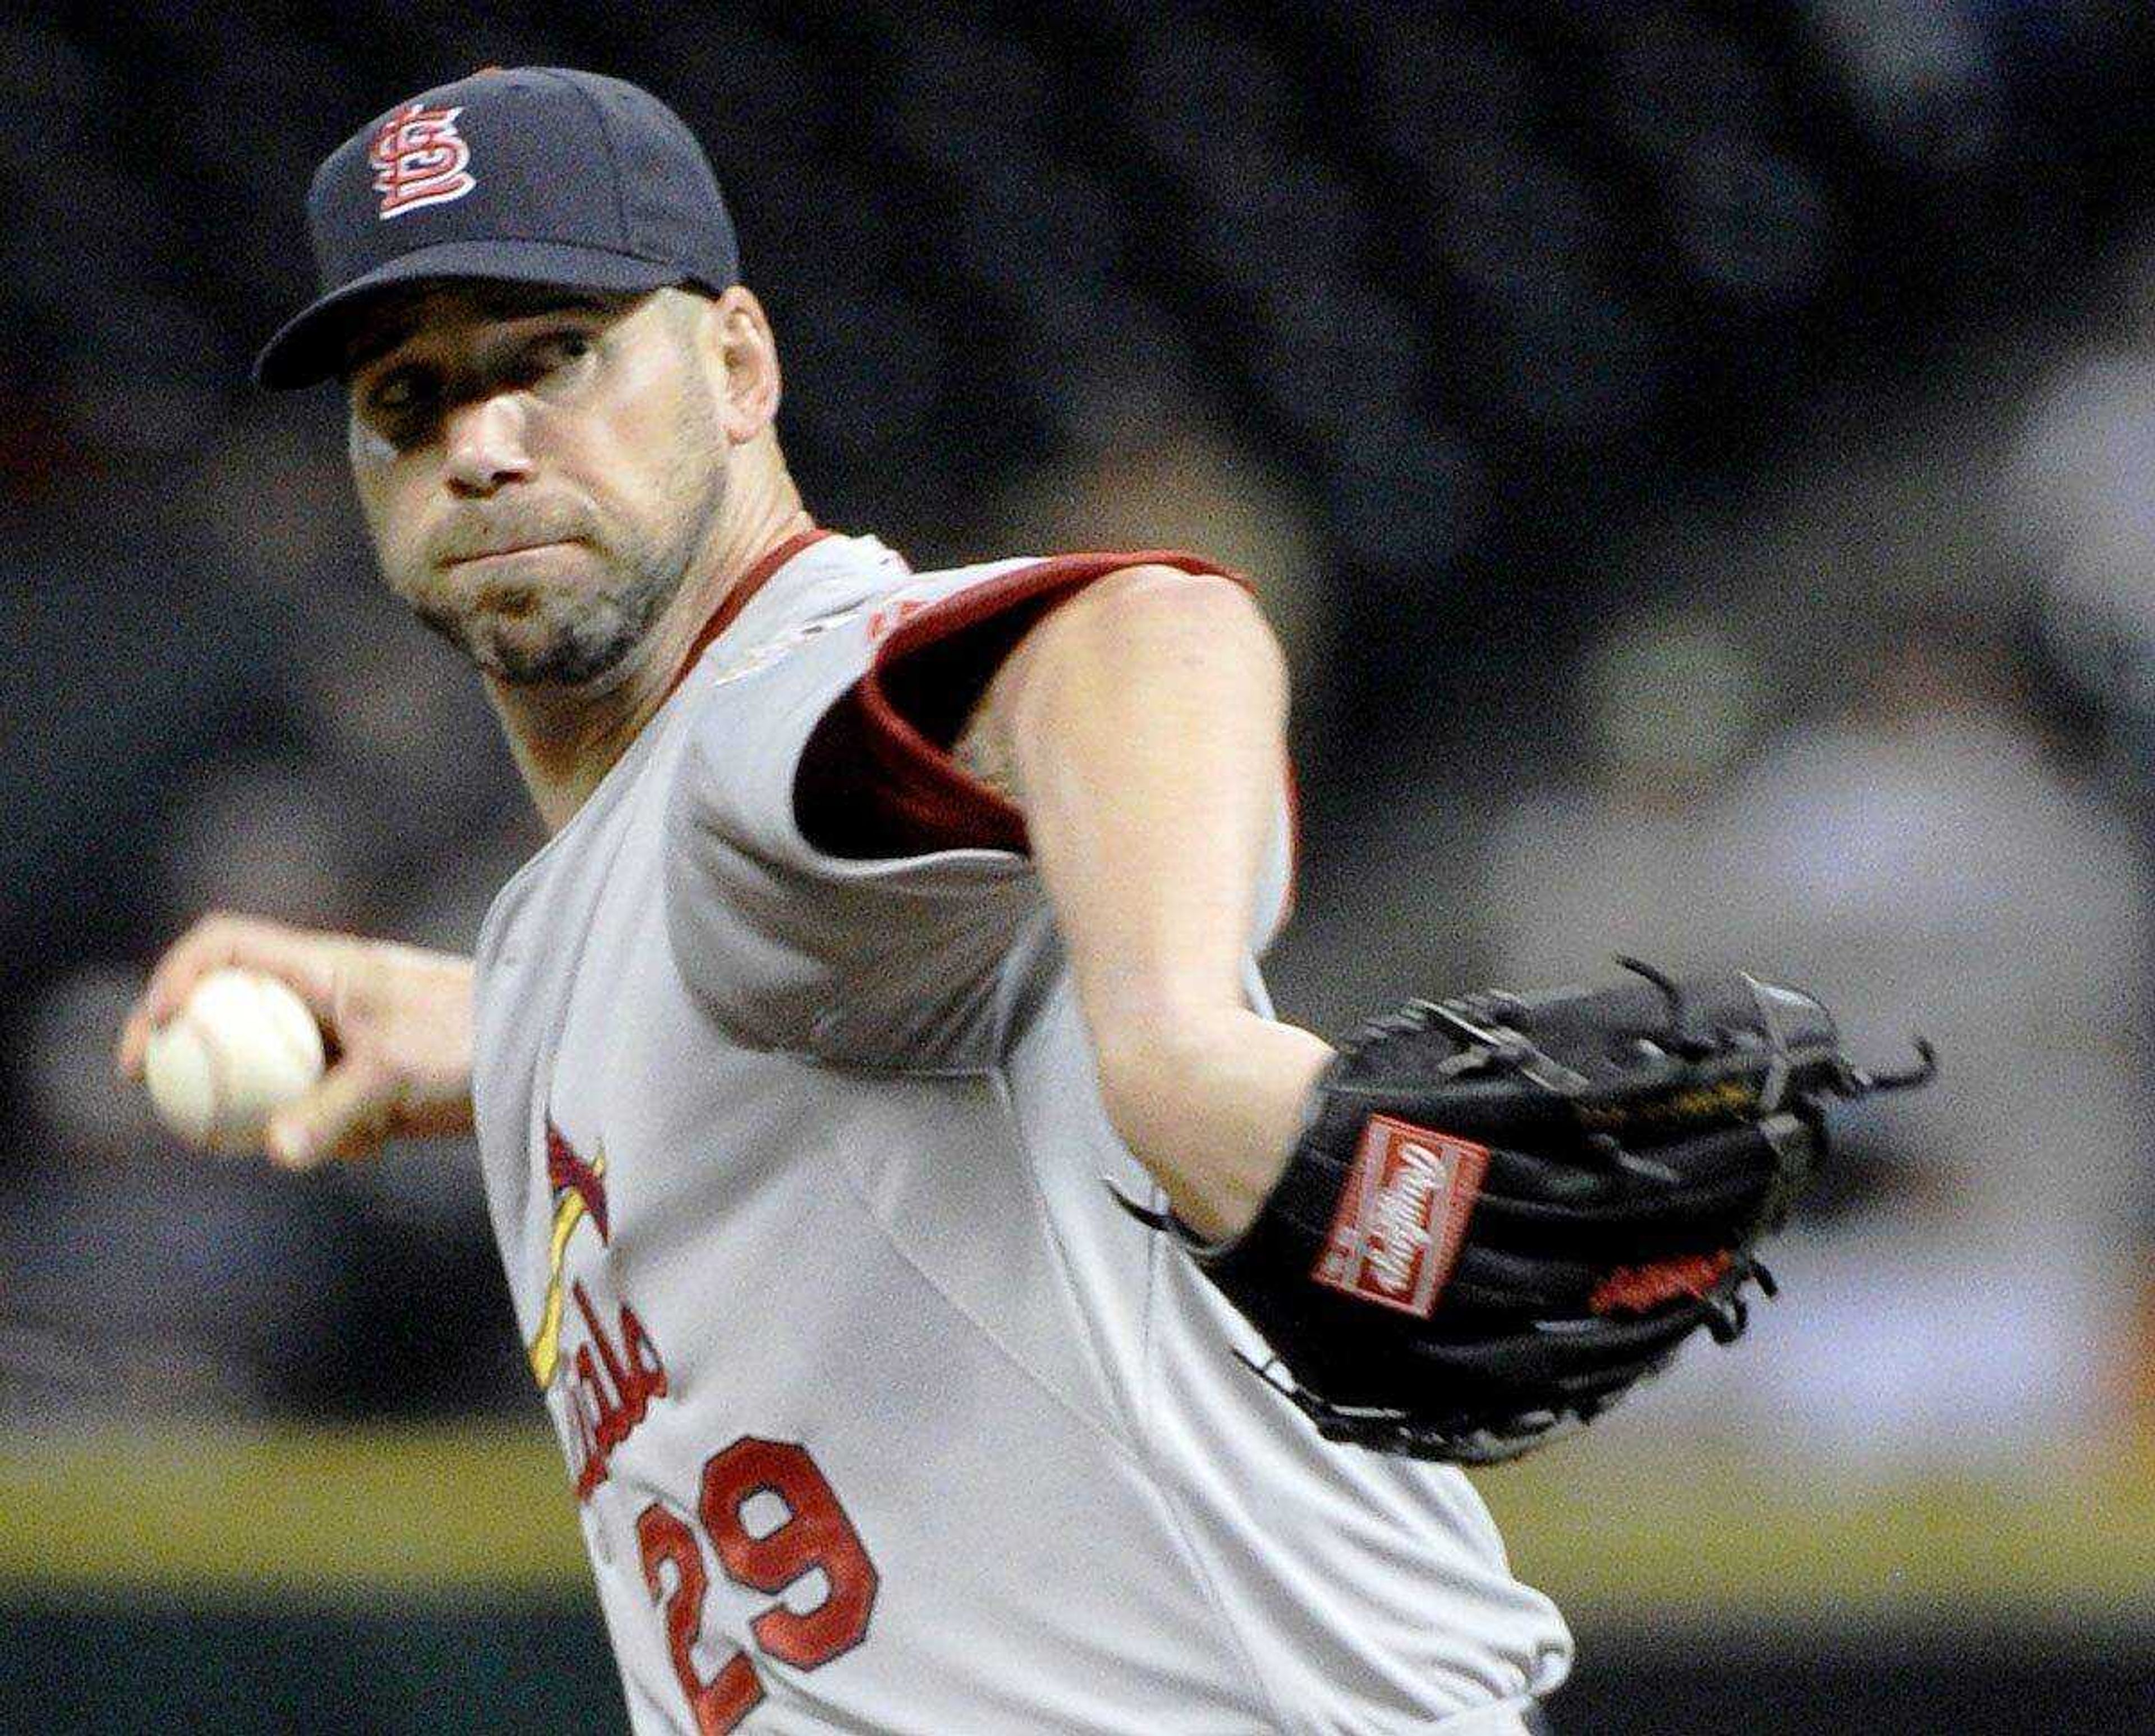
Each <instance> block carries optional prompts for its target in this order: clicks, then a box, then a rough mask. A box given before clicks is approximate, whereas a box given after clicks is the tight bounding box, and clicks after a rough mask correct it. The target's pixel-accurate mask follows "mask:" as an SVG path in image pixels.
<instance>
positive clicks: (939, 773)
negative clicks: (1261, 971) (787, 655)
mask: <svg viewBox="0 0 2155 1736" xmlns="http://www.w3.org/2000/svg"><path fill="white" fill-rule="evenodd" d="M1140 566H1166V567H1175V568H1177V569H1180V570H1181V571H1183V572H1185V573H1189V574H1202V575H1209V576H1213V577H1217V578H1222V579H1230V580H1233V581H1234V582H1235V583H1236V584H1237V585H1241V586H1242V587H1243V588H1244V589H1245V590H1251V589H1253V587H1252V585H1250V581H1249V580H1247V579H1246V578H1244V577H1243V576H1242V574H1240V573H1237V572H1236V571H1234V570H1233V569H1231V568H1228V567H1223V566H1221V565H1220V564H1218V563H1217V562H1216V561H1210V560H1207V559H1205V558H1204V557H1203V556H1202V555H1197V554H1185V553H1183V552H1181V551H1180V550H1178V549H1141V550H1134V551H1126V552H1124V553H1120V554H1107V553H1088V554H1058V555H1056V556H1054V557H1053V558H1052V559H1047V560H1040V561H1035V562H1033V563H1032V564H1031V565H1030V566H1023V567H1018V568H1016V569H1013V570H1011V571H1010V572H1007V573H1005V574H1001V576H999V577H997V578H994V579H990V580H988V581H987V582H986V583H985V584H982V585H975V586H973V587H972V588H971V589H970V590H962V591H960V592H959V593H958V594H957V595H955V596H951V597H946V598H944V600H942V601H940V602H937V603H933V604H930V605H929V606H928V607H926V608H924V609H923V610H920V611H919V613H917V614H914V615H907V616H905V617H903V619H902V620H899V621H898V624H897V625H895V626H893V628H892V629H891V631H890V634H889V636H888V638H886V639H885V640H884V641H883V643H882V644H881V645H879V646H877V647H876V651H875V655H874V656H873V657H872V658H871V659H870V660H869V663H868V670H867V672H866V673H865V674H863V676H862V677H861V679H860V682H859V683H858V684H857V688H856V690H855V691H856V692H857V696H858V698H859V702H860V707H861V712H862V715H863V718H864V719H865V721H866V722H867V723H868V730H867V743H868V748H869V751H870V752H871V753H873V755H874V757H875V759H876V762H877V768H878V770H879V771H880V772H881V774H882V777H881V779H879V780H878V782H879V784H880V786H881V787H880V789H879V791H878V799H879V800H881V801H882V802H883V803H884V804H887V805H888V807H889V808H890V809H891V810H892V811H893V817H894V818H895V819H898V822H899V823H900V825H901V826H902V827H903V831H904V833H905V834H906V835H908V836H909V837H910V838H913V839H914V840H918V847H919V848H920V849H923V850H953V849H962V848H966V847H972V848H976V849H990V850H1011V851H1015V852H1018V853H1020V854H1022V853H1023V852H1024V851H1025V850H1026V831H1025V816H1024V815H1023V814H1021V813H1020V812H1019V811H1018V809H1017V806H1016V804H1015V803H1013V802H1011V800H1010V799H1008V798H1007V797H1006V796H1004V795H1003V794H1001V792H1000V791H997V790H995V789H990V788H989V786H988V785H986V784H983V783H982V782H981V781H980V779H977V778H975V777H974V776H973V775H972V774H971V773H970V772H968V771H967V770H966V769H965V768H964V767H963V766H961V765H960V764H959V763H957V761H956V760H955V759H954V758H951V756H950V744H949V743H935V742H933V741H931V740H929V738H928V737H927V736H926V735H925V734H924V733H922V732H921V730H920V729H919V728H918V727H917V726H916V725H915V723H914V721H913V720H912V719H911V718H909V717H907V716H906V715H905V714H904V713H903V712H902V711H901V710H900V709H899V708H898V706H897V704H896V703H894V702H893V700H892V698H891V696H890V692H889V688H888V677H889V676H890V674H891V671H892V670H893V668H894V667H895V666H896V665H897V664H898V662H899V661H902V660H903V658H905V657H907V656H910V655H912V654H914V653H916V652H918V651H923V650H924V649H925V648H926V647H928V646H931V645H934V644H936V643H938V642H939V641H943V640H947V639H950V638H952V637H954V636H956V635H958V634H960V633H963V632H965V631H967V630H968V629H970V628H973V627H977V626H979V625H981V624H983V623H984V622H985V621H988V620H992V619H993V618H994V617H995V616H996V615H1001V614H1004V613H1006V612H1007V611H1009V610H1014V609H1016V608H1019V607H1021V606H1022V605H1028V604H1037V605H1039V607H1038V609H1037V611H1036V612H1035V613H1034V614H1033V615H1032V621H1037V620H1039V618H1040V617H1041V616H1042V615H1046V614H1047V612H1048V610H1050V609H1052V608H1053V607H1054V606H1055V605H1057V604H1058V603H1060V602H1063V601H1066V600H1067V599H1068V598H1069V597H1070V596H1072V595H1075V594H1076V593H1077V591H1079V590H1083V588H1084V587H1085V586H1086V585H1089V584H1091V583H1092V582H1093V580H1096V579H1103V578H1105V577H1106V576H1107V575H1108V574H1110V573H1117V572H1120V571H1122V570H1123V569H1125V568H1128V567H1140ZM1031 624H1032V622H1031V621H1029V622H1027V623H1026V625H1028V626H1029V625H1031ZM993 675H994V671H993V670H992V669H990V670H988V671H986V672H985V674H984V675H983V676H982V677H981V682H980V687H981V690H982V691H983V692H985V688H986V686H987V682H988V681H989V680H990V679H992V677H993ZM1293 777H1294V774H1293V768H1292V766H1290V767H1289V768H1287V789H1288V798H1287V799H1288V810H1287V811H1288V819H1289V841H1288V848H1289V852H1290V854H1289V857H1288V862H1289V876H1288V882H1287V904H1288V906H1289V907H1292V903H1293V896H1294V892H1293V886H1294V882H1293V872H1292V870H1293V864H1294V862H1295V860H1296V858H1297V856H1298V855H1299V850H1298V843H1297V840H1295V839H1294V837H1293V832H1294V830H1295V820H1296V808H1297V806H1298V804H1297V802H1296V799H1295V795H1294V789H1293Z"/></svg>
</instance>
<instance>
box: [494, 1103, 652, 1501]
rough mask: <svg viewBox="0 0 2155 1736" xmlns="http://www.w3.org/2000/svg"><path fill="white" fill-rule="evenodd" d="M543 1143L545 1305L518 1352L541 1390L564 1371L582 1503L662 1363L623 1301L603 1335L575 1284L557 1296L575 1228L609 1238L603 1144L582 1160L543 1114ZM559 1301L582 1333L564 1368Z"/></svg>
mask: <svg viewBox="0 0 2155 1736" xmlns="http://www.w3.org/2000/svg"><path fill="white" fill-rule="evenodd" d="M545 1146H546V1180H547V1182H548V1185H549V1186H550V1187H551V1188H552V1189H553V1194H554V1227H553V1233H552V1234H551V1235H550V1237H548V1238H547V1244H546V1257H547V1274H546V1300H545V1305H544V1307H543V1308H542V1309H541V1310H540V1317H539V1330H538V1331H537V1332H536V1333H535V1334H534V1335H533V1336H532V1340H531V1342H530V1345H527V1346H526V1347H525V1354H526V1356H528V1357H529V1358H530V1363H531V1373H532V1376H533V1377H534V1378H535V1380H536V1381H538V1382H539V1387H540V1391H546V1390H547V1389H548V1388H550V1387H551V1386H553V1384H554V1381H555V1378H556V1377H557V1376H559V1375H560V1374H561V1371H562V1369H563V1367H564V1366H566V1368H567V1369H568V1371H569V1376H568V1381H567V1384H566V1388H565V1390H564V1391H563V1392H562V1395H561V1396H562V1402H563V1404H564V1405H565V1406H566V1408H567V1412H568V1420H569V1431H570V1436H571V1443H572V1448H573V1450H572V1453H571V1458H572V1460H573V1463H574V1469H575V1472H576V1499H578V1500H579V1501H588V1500H589V1499H591V1491H592V1490H594V1489H596V1488H597V1487H598V1486H599V1485H600V1484H601V1483H604V1482H605V1481H606V1479H607V1465H608V1462H609V1461H610V1460H611V1459H612V1456H613V1451H614V1449H615V1448H617V1447H618V1446H620V1445H621V1443H622V1442H623V1441H625V1440H627V1438H628V1437H629V1435H630V1433H631V1432H632V1431H633V1430H634V1429H635V1427H636V1426H637V1424H638V1423H639V1422H642V1421H643V1418H644V1415H645V1413H646V1412H648V1411H649V1410H650V1408H651V1401H652V1400H653V1399H654V1398H663V1397H664V1396H666V1393H667V1391H668V1387H667V1380H666V1362H665V1359H664V1358H663V1357H662V1356H660V1355H659V1354H658V1345H657V1344H655V1343H654V1342H653V1340H652V1337H651V1334H650V1333H649V1331H648V1330H646V1329H645V1326H644V1324H643V1322H642V1320H639V1319H638V1318H637V1313H636V1310H634V1309H633V1308H632V1307H631V1306H630V1305H628V1304H627V1303H626V1302H623V1303H622V1305H621V1306H620V1309H619V1311H618V1320H617V1325H616V1326H615V1331H614V1335H612V1336H609V1335H608V1334H607V1328H606V1325H605V1323H604V1321H603V1320H602V1319H601V1315H600V1313H599V1310H597V1308H596V1307H595V1306H594V1305H592V1302H591V1293H590V1291H588V1290H587V1289H585V1287H584V1284H583V1282H582V1280H581V1279H574V1280H570V1281H569V1282H568V1284H567V1289H566V1298H572V1299H574V1300H575V1302H576V1312H577V1314H578V1315H581V1317H582V1320H583V1323H584V1328H585V1330H586V1333H587V1334H588V1335H589V1336H588V1337H587V1338H586V1340H585V1342H584V1343H582V1344H581V1345H578V1346H577V1347H576V1351H575V1353H574V1354H573V1355H572V1356H570V1357H568V1358H567V1359H566V1363H565V1361H564V1359H563V1357H562V1356H561V1333H562V1329H563V1326H564V1325H565V1321H564V1318H563V1315H564V1302H565V1299H566V1298H565V1294H564V1289H563V1284H564V1279H565V1278H566V1261H567V1258H568V1251H569V1241H570V1238H571V1236H573V1235H574V1234H575V1233H576V1227H577V1225H579V1224H581V1223H586V1222H587V1223H590V1224H591V1228H593V1229H595V1230H596V1231H597V1232H598V1238H599V1240H600V1242H601V1243H607V1242H608V1241H610V1240H611V1239H612V1225H611V1223H610V1220H609V1218H608V1216H607V1193H606V1169H607V1160H606V1147H605V1146H604V1145H603V1144H601V1146H599V1147H598V1149H597V1151H596V1154H595V1155H594V1156H591V1158H589V1159H588V1160H586V1158H585V1157H584V1156H583V1155H582V1154H581V1152H579V1151H577V1150H576V1147H575V1146H573V1145H571V1144H570V1142H569V1140H568V1136H566V1134H564V1133H563V1132H562V1131H561V1129H560V1128H559V1127H557V1126H555V1124H554V1118H553V1116H550V1115H549V1116H547V1117H546V1126H545Z"/></svg>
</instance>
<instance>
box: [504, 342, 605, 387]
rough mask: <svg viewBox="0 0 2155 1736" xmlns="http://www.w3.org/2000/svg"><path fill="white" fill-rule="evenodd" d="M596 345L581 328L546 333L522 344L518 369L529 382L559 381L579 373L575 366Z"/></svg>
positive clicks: (571, 377)
mask: <svg viewBox="0 0 2155 1736" xmlns="http://www.w3.org/2000/svg"><path fill="white" fill-rule="evenodd" d="M595 349H596V345H594V344H593V343H592V341H591V334H590V333H589V332H587V331H584V330H582V329H570V330H564V331H551V332H548V333H547V334H545V336H543V337H540V338H537V339H535V340H533V341H532V342H531V343H530V344H528V345H525V349H524V353H523V356H522V359H521V365H520V368H519V370H518V371H519V372H520V374H522V375H523V376H524V378H525V381H526V382H528V383H529V384H530V385H553V384H559V383H561V382H562V381H563V380H570V379H574V378H576V377H577V376H578V375H581V371H582V370H581V369H580V368H579V367H578V364H579V363H580V362H582V361H583V360H586V358H587V357H589V356H590V355H591V354H592V353H593V351H594V350H595Z"/></svg>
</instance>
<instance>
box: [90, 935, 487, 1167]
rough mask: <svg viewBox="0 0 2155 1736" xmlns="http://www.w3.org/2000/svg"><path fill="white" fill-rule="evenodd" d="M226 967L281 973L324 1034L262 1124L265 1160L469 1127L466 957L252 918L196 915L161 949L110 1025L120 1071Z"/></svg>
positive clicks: (290, 1161)
mask: <svg viewBox="0 0 2155 1736" xmlns="http://www.w3.org/2000/svg"><path fill="white" fill-rule="evenodd" d="M228 966H237V967H238V968H242V969H245V970H253V971H260V972H263V973H266V974H268V975H269V976H272V977H274V978H277V979H278V980H279V981H280V982H282V983H285V984H286V985H287V986H288V987H289V988H291V989H292V990H293V991H294V993H297V994H298V995H299V998H300V999H301V1000H303V1001H305V1003H306V1004H307V1008H308V1010H309V1011H310V1012H311V1013H312V1014H314V1016H315V1019H316V1020H317V1022H318V1023H320V1025H321V1027H322V1030H323V1033H324V1034H325V1037H326V1039H328V1045H329V1049H330V1058H331V1065H330V1069H329V1070H328V1072H327V1073H325V1075H323V1077H322V1078H321V1080H320V1082H319V1083H318V1084H317V1085H315V1087H314V1089H313V1090H311V1091H310V1092H309V1093H308V1094H307V1095H305V1096H304V1097H302V1098H300V1099H299V1100H298V1101H297V1102H295V1103H293V1104H290V1105H287V1106H286V1107H285V1108H284V1110H283V1111H280V1112H279V1114H278V1115H277V1116H275V1117H274V1119H273V1120H272V1121H271V1122H270V1124H269V1129H268V1133H267V1145H268V1148H269V1155H270V1156H271V1157H273V1158H274V1160H275V1161H277V1162H279V1163H281V1164H284V1166H286V1167H289V1168H294V1169H304V1168H307V1167H311V1166H313V1165H314V1164H315V1163H318V1162H322V1161H324V1160H325V1159H329V1158H355V1157H363V1156H370V1155H371V1154H372V1153H373V1152H374V1151H376V1150H378V1149H379V1148H380V1146H381V1144H382V1142H383V1141H386V1140H389V1139H394V1138H412V1137H427V1136H435V1135H442V1134H456V1133H468V1132H469V1131H471V1126H472V1107H471V1070H472V967H471V961H470V960H469V959H468V958H463V957H457V956H455V955H453V954H451V953H447V952H430V951H427V950H426V949H424V948H422V947H407V946H402V945H399V944H397V943H396V942H388V941H376V940H365V939H361V937H357V936H356V935H346V934H325V933H320V932H312V931H309V930H305V929H299V928H292V927H286V926H285V925H284V924H283V923H281V922H269V921H267V920H265V919H264V918H262V917H248V916H238V915H233V914H228V913H223V912H220V913H218V914H216V915H212V916H209V917H204V918H203V919H202V921H201V922H197V924H196V925H195V926H194V927H192V929H190V930H189V931H188V932H187V933H186V934H185V935H183V936H182V937H181V938H180V939H179V940H178V941H177V942H174V943H173V945H172V946H171V947H170V948H169V949H168V950H167V951H166V953H165V955H164V957H162V958H161V959H160V960H159V961H158V963H157V967H156V970H155V971H154V972H153V973H151V978H150V982H149V984H148V986H147V987H146V988H145V989H144V990H143V992H142V996H141V999H140V1000H138V1001H137V1002H136V1003H135V1006H134V1008H133V1009H132V1010H131V1013H130V1014H129V1015H128V1018H127V1021H126V1023H125V1025H124V1026H122V1028H121V1030H120V1043H119V1049H118V1054H117V1057H116V1059H117V1062H118V1065H119V1068H120V1073H121V1075H122V1076H123V1077H126V1078H131V1079H134V1078H140V1077H141V1074H142V1064H143V1053H144V1050H145V1049H146V1046H147V1044H148V1043H149V1040H150V1034H151V1031H152V1030H154V1029H156V1027H157V1026H158V1025H159V1024H162V1023H163V1022H164V1021H165V1020H166V1019H170V1018H171V1017H172V1015H173V1014H176V1013H177V1011H178V1010H179V1009H180V1008H181V1007H182V1005H184V1004H185V1003H186V1001H187V996H188V995H189V994H190V993H192V990H193V988H194V987H195V985H196V984H197V983H199V982H200V981H201V980H202V978H204V977H205V976H207V974H208V973H210V972H212V971H213V970H218V969H221V968H225V967H228Z"/></svg>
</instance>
